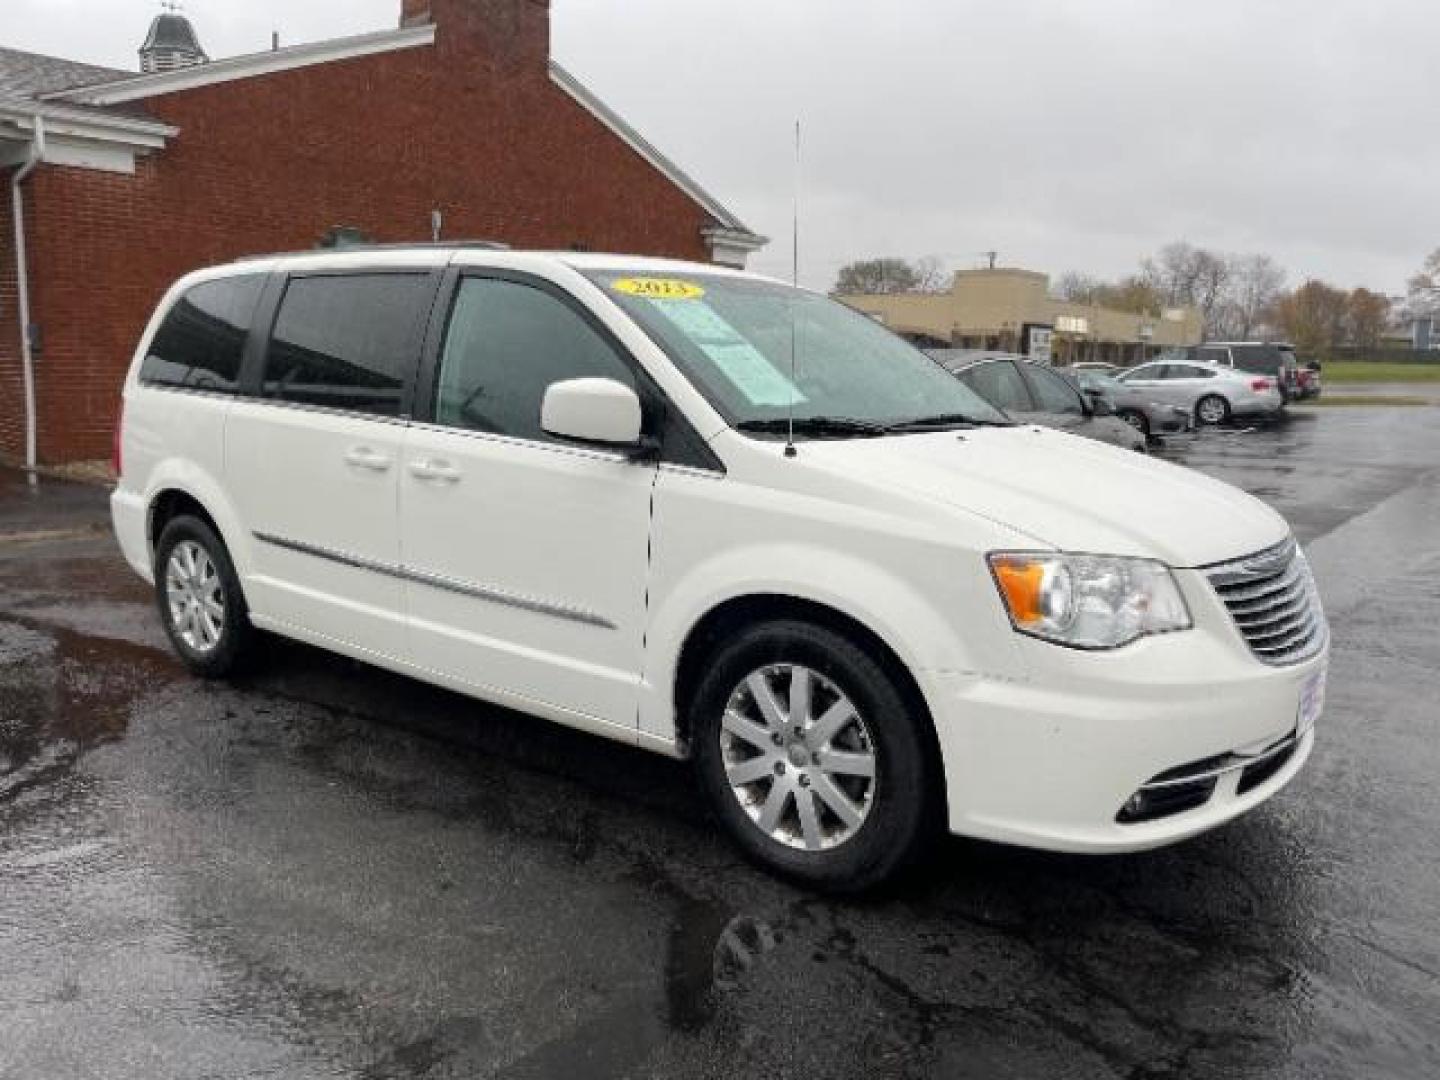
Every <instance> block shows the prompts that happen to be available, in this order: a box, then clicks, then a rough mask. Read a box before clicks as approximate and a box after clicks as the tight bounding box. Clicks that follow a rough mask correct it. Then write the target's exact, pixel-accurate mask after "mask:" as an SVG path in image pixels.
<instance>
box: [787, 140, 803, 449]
mask: <svg viewBox="0 0 1440 1080" xmlns="http://www.w3.org/2000/svg"><path fill="white" fill-rule="evenodd" d="M790 234H791V235H790V240H791V247H790V284H791V285H793V286H794V287H795V288H797V289H798V288H799V287H800V120H799V118H796V120H795V203H794V207H793V209H792V213H791V215H790ZM795 301H796V297H795V296H794V295H792V296H791V297H790V414H789V416H788V418H787V423H786V429H785V456H786V457H794V456H795V398H796V396H797V395H798V394H799V393H800V384H799V383H798V382H797V381H796V380H795V353H796V347H795Z"/></svg>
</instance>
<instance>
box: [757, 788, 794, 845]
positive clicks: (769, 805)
mask: <svg viewBox="0 0 1440 1080" xmlns="http://www.w3.org/2000/svg"><path fill="white" fill-rule="evenodd" d="M789 801H790V784H789V783H788V782H787V781H785V780H784V779H783V778H781V777H778V776H777V777H776V778H775V782H774V783H773V784H771V785H770V794H769V795H767V796H766V797H765V807H764V809H762V810H761V811H760V820H759V822H758V823H757V824H759V826H760V828H761V829H763V830H764V831H765V832H766V833H767V834H768V833H773V832H774V831H775V828H776V826H778V825H779V824H780V818H781V817H782V816H783V815H784V813H785V804H786V803H788V802H789Z"/></svg>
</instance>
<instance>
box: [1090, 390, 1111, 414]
mask: <svg viewBox="0 0 1440 1080" xmlns="http://www.w3.org/2000/svg"><path fill="white" fill-rule="evenodd" d="M1082 392H1083V393H1084V395H1085V403H1086V404H1087V405H1088V406H1089V410H1088V411H1089V413H1090V415H1091V416H1114V415H1115V409H1114V407H1113V406H1112V405H1111V404H1110V399H1109V398H1108V397H1106V396H1105V391H1104V390H1085V391H1082Z"/></svg>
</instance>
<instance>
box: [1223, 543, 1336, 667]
mask: <svg viewBox="0 0 1440 1080" xmlns="http://www.w3.org/2000/svg"><path fill="white" fill-rule="evenodd" d="M1204 572H1205V575H1206V576H1207V577H1208V578H1209V579H1210V584H1211V585H1213V586H1214V587H1215V591H1216V592H1217V593H1218V594H1219V595H1220V599H1221V600H1222V601H1224V603H1225V607H1226V609H1227V610H1228V611H1229V612H1230V617H1231V618H1232V619H1234V620H1235V626H1236V627H1237V628H1238V629H1239V631H1240V636H1241V637H1243V638H1244V639H1245V642H1246V644H1248V645H1249V646H1250V651H1251V652H1253V653H1254V654H1255V655H1256V656H1257V657H1259V658H1260V659H1261V660H1263V661H1264V662H1265V663H1267V664H1275V665H1283V664H1297V663H1299V662H1300V661H1302V660H1307V659H1309V658H1310V657H1312V656H1314V655H1315V654H1316V653H1318V652H1319V651H1320V650H1321V649H1322V648H1324V647H1325V639H1326V636H1327V635H1328V632H1329V631H1328V629H1327V627H1326V624H1325V612H1324V610H1323V609H1322V608H1321V606H1320V594H1319V592H1318V591H1317V590H1316V588H1315V578H1314V576H1313V575H1312V574H1311V573H1310V564H1309V562H1308V561H1307V560H1306V558H1305V553H1304V552H1302V551H1301V550H1300V545H1299V544H1297V543H1295V540H1294V539H1293V538H1291V539H1289V540H1286V541H1285V542H1284V543H1282V544H1277V545H1276V546H1275V547H1272V548H1267V549H1266V550H1265V551H1261V552H1258V553H1256V554H1254V555H1248V556H1246V557H1245V558H1243V559H1235V560H1234V561H1232V562H1226V563H1220V564H1218V565H1215V566H1207V567H1205V570H1204Z"/></svg>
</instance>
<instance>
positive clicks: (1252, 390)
mask: <svg viewBox="0 0 1440 1080" xmlns="http://www.w3.org/2000/svg"><path fill="white" fill-rule="evenodd" d="M1117 378H1118V379H1119V381H1120V382H1122V383H1124V384H1125V385H1126V386H1130V387H1135V388H1137V389H1140V390H1143V391H1144V394H1145V396H1146V397H1148V398H1150V399H1151V400H1153V401H1158V402H1163V403H1165V404H1167V405H1178V406H1180V407H1181V408H1184V409H1187V410H1189V411H1190V412H1191V413H1192V414H1193V415H1194V417H1195V419H1196V421H1197V422H1198V423H1201V424H1223V423H1225V422H1226V421H1228V420H1230V419H1231V418H1233V417H1239V416H1273V415H1275V414H1276V413H1278V412H1280V410H1282V409H1283V408H1284V407H1285V398H1284V397H1283V396H1282V395H1281V393H1280V387H1279V384H1278V383H1276V381H1275V378H1274V376H1272V375H1257V374H1254V373H1252V372H1248V371H1236V370H1235V369H1233V368H1228V367H1222V366H1219V365H1217V364H1201V363H1198V362H1195V361H1187V362H1181V361H1176V360H1156V361H1153V362H1151V363H1149V364H1141V365H1140V366H1139V367H1134V368H1131V369H1130V370H1129V371H1126V372H1124V373H1122V374H1120V375H1119V376H1117Z"/></svg>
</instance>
